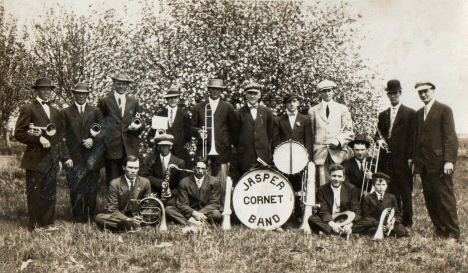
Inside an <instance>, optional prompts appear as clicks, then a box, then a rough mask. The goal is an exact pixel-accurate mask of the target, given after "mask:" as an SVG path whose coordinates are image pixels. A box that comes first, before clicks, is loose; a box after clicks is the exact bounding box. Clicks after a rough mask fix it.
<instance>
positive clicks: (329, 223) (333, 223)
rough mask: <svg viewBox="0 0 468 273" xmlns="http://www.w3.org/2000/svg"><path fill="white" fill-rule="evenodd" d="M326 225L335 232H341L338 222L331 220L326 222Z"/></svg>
mask: <svg viewBox="0 0 468 273" xmlns="http://www.w3.org/2000/svg"><path fill="white" fill-rule="evenodd" d="M328 225H329V226H330V227H331V228H332V230H333V231H334V232H335V233H342V232H343V229H342V228H341V227H339V226H338V224H337V223H335V222H333V221H330V222H328Z"/></svg>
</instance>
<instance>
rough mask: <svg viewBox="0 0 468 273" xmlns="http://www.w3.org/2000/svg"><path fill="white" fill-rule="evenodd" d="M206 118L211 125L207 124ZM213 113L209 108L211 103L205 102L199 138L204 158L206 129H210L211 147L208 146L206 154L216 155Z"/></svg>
mask: <svg viewBox="0 0 468 273" xmlns="http://www.w3.org/2000/svg"><path fill="white" fill-rule="evenodd" d="M208 120H210V121H211V125H210V126H208ZM214 121H215V120H214V113H213V109H212V108H211V105H210V104H209V103H207V104H206V105H205V126H202V129H201V133H200V136H201V139H202V156H203V157H204V158H206V156H207V154H206V149H207V146H208V145H207V144H205V142H206V139H207V138H208V130H211V147H210V152H209V153H208V155H218V152H217V151H216V141H215V130H214Z"/></svg>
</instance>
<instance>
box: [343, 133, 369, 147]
mask: <svg viewBox="0 0 468 273" xmlns="http://www.w3.org/2000/svg"><path fill="white" fill-rule="evenodd" d="M359 143H362V144H365V145H366V148H369V147H370V142H369V141H367V138H366V136H365V135H363V134H357V135H356V137H355V138H354V140H353V141H350V142H349V144H348V145H349V146H350V147H353V148H354V144H359Z"/></svg>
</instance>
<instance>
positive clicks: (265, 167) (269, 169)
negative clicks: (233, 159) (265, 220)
mask: <svg viewBox="0 0 468 273" xmlns="http://www.w3.org/2000/svg"><path fill="white" fill-rule="evenodd" d="M258 170H268V171H272V172H274V173H276V174H278V175H280V176H281V177H282V178H284V181H286V182H287V183H288V185H289V186H290V187H291V191H292V193H293V197H294V201H293V207H292V209H291V212H290V213H289V214H288V219H289V218H290V217H291V215H292V213H293V211H294V202H296V195H295V193H294V188H293V186H292V185H291V182H289V180H288V178H287V177H286V176H285V175H283V174H282V173H281V172H280V171H279V170H278V171H277V170H276V169H273V168H271V167H268V166H263V167H255V168H252V169H250V170H249V171H248V172H246V173H244V174H243V175H242V176H241V177H240V178H239V179H238V180H237V182H236V185H235V186H234V187H233V189H232V197H231V198H232V199H231V204H232V209H233V211H234V214H235V215H236V216H237V212H236V207H235V206H234V202H233V201H234V192H235V191H236V188H237V186H238V185H239V181H241V180H242V178H244V176H246V175H248V174H249V173H251V172H254V171H258ZM237 218H238V219H239V221H240V222H241V223H242V224H243V225H244V226H246V227H247V228H249V229H263V230H272V229H275V228H278V227H275V228H272V229H266V228H251V227H249V226H247V225H246V224H244V222H242V220H241V219H240V217H239V216H237ZM287 221H288V220H286V222H287ZM286 222H285V223H284V224H286ZM284 224H283V225H284ZM281 226H282V225H281ZM281 226H279V227H281Z"/></svg>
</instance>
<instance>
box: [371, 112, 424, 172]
mask: <svg viewBox="0 0 468 273" xmlns="http://www.w3.org/2000/svg"><path fill="white" fill-rule="evenodd" d="M415 114H416V111H414V110H413V109H411V108H409V107H406V106H404V105H403V104H402V105H400V108H399V109H398V112H397V115H396V117H395V120H394V121H393V129H392V136H391V138H389V137H388V136H389V132H390V108H388V109H387V110H385V111H383V112H381V113H380V114H379V123H378V128H379V130H380V133H381V134H382V137H383V138H384V139H385V141H386V142H387V144H388V147H389V149H390V151H391V152H392V161H393V166H394V168H396V169H402V168H406V169H409V167H408V159H412V158H413V142H414V141H413V140H414V128H415V126H414V117H415ZM376 139H379V136H378V133H377V134H376Z"/></svg>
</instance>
